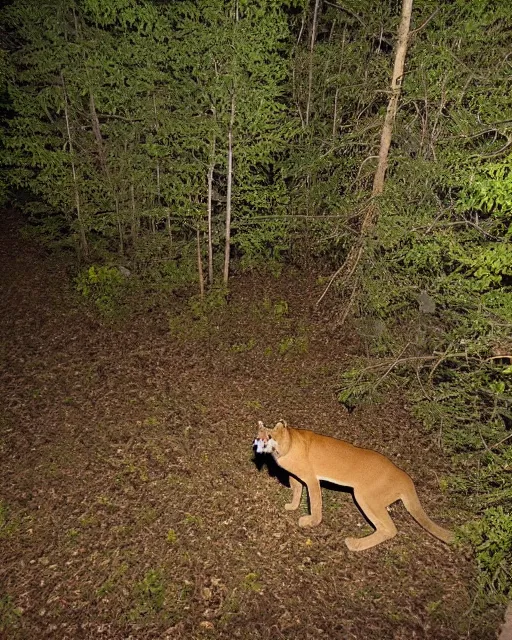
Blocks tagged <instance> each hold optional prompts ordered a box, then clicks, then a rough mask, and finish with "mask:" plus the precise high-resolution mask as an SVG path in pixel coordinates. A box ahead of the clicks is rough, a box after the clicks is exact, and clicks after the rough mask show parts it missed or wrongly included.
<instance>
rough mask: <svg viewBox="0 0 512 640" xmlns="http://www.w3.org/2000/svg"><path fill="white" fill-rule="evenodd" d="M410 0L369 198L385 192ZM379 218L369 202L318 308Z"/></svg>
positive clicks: (405, 2) (353, 263) (347, 272)
mask: <svg viewBox="0 0 512 640" xmlns="http://www.w3.org/2000/svg"><path fill="white" fill-rule="evenodd" d="M412 4H413V0H402V17H401V20H400V26H399V28H398V40H397V47H396V54H395V64H394V67H393V76H392V79H391V97H390V99H389V103H388V108H387V110H386V117H385V118H384V125H383V127H382V134H381V139H380V149H379V160H378V163H377V169H376V171H375V176H374V179H373V189H372V196H373V198H375V196H379V195H381V194H382V192H383V190H384V178H385V175H386V169H387V166H388V154H389V148H390V146H391V138H392V134H393V124H394V121H395V116H396V112H397V109H398V99H399V98H400V93H401V89H402V79H403V75H404V66H405V56H406V54H407V44H408V40H409V31H410V26H411V15H412ZM377 217H378V205H377V203H376V202H375V200H372V202H370V204H369V205H368V207H367V209H366V213H365V215H364V217H363V221H362V223H361V233H360V236H359V240H358V241H357V242H356V243H355V244H354V245H353V247H352V248H351V250H350V251H349V254H348V256H347V259H346V260H345V262H344V263H343V265H342V266H341V267H340V268H339V269H338V271H336V273H335V274H334V275H333V276H332V277H331V278H330V280H329V282H328V284H327V287H326V288H325V289H324V291H323V293H322V295H321V296H320V298H319V299H318V301H317V304H319V303H320V302H321V301H322V300H323V298H324V297H325V294H326V293H327V291H328V290H329V288H330V286H331V285H332V283H333V282H334V280H335V279H336V278H337V277H338V276H339V275H340V274H343V276H344V280H345V283H347V282H348V281H349V280H350V279H351V278H352V276H353V275H354V273H356V269H357V266H358V264H359V262H360V261H361V258H362V257H363V254H364V249H365V240H366V238H367V237H368V234H369V233H370V231H371V230H372V229H373V228H374V226H375V222H376V220H377ZM354 287H355V285H353V289H352V293H353V294H354V293H355V288H354ZM354 297H355V296H354V295H352V296H351V299H350V300H351V302H350V303H349V305H348V307H347V308H346V309H345V312H344V314H343V319H342V322H341V324H343V322H344V321H345V319H346V317H347V315H348V312H349V309H350V306H351V304H352V301H353V300H354Z"/></svg>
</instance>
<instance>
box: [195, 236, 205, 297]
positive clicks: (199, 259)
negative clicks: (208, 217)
mask: <svg viewBox="0 0 512 640" xmlns="http://www.w3.org/2000/svg"><path fill="white" fill-rule="evenodd" d="M196 247H197V276H198V281H199V295H200V296H201V300H202V299H203V298H204V276H203V258H202V256H201V233H200V231H199V224H198V225H197V227H196Z"/></svg>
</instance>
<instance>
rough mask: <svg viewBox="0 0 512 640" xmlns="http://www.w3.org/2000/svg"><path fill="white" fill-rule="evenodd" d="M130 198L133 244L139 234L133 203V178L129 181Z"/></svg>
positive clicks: (135, 209)
mask: <svg viewBox="0 0 512 640" xmlns="http://www.w3.org/2000/svg"><path fill="white" fill-rule="evenodd" d="M130 200H131V205H132V224H131V227H132V229H131V236H132V244H135V243H136V241H137V237H138V235H139V226H140V224H139V219H138V218H137V208H136V205H135V186H134V184H133V180H132V181H131V182H130Z"/></svg>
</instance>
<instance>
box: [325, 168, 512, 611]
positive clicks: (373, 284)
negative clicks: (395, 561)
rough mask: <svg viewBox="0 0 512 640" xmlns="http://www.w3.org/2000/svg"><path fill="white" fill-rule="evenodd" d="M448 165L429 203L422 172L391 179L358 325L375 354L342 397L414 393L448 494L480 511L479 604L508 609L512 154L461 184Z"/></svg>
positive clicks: (344, 386) (472, 526)
mask: <svg viewBox="0 0 512 640" xmlns="http://www.w3.org/2000/svg"><path fill="white" fill-rule="evenodd" d="M447 169H449V167H448V166H445V167H444V168H443V167H442V166H441V167H440V166H439V165H437V166H436V171H437V173H436V174H433V175H431V176H430V178H429V179H430V181H431V182H430V191H429V193H430V195H428V194H427V195H425V171H423V173H420V172H418V173H415V170H414V164H410V165H409V167H408V168H407V169H406V168H402V169H400V170H397V174H396V175H395V177H394V180H390V181H389V184H388V191H387V195H386V196H385V197H384V198H383V199H382V202H381V217H380V219H379V223H378V225H377V229H376V232H375V235H374V237H373V238H372V240H371V242H370V244H369V246H368V247H367V253H366V255H365V260H364V264H362V265H360V272H359V278H360V287H361V288H360V291H361V295H360V296H359V298H358V300H357V302H358V308H357V313H356V315H357V316H358V317H357V320H356V322H357V326H358V329H359V333H360V335H361V337H362V339H363V343H364V344H365V347H366V357H365V358H361V359H360V360H359V361H357V362H355V363H354V365H353V367H352V368H351V369H350V370H348V371H346V372H344V374H343V375H342V376H341V380H340V385H339V389H338V397H339V400H340V401H341V402H342V403H344V404H345V405H346V406H347V407H348V408H353V407H354V406H356V405H357V404H360V403H364V402H375V401H378V400H379V398H380V397H381V394H383V393H384V392H389V390H390V389H394V390H395V391H396V390H400V392H401V393H402V394H406V396H407V398H408V400H409V403H410V406H411V407H412V413H413V415H414V416H416V417H417V418H418V419H419V420H420V421H421V422H422V423H423V424H424V425H425V427H426V429H427V430H428V431H429V432H431V433H432V434H433V436H434V437H435V439H436V440H437V442H438V444H439V446H440V447H441V448H443V449H444V451H445V452H446V453H447V454H449V455H451V456H452V460H453V474H452V476H451V477H450V478H449V479H448V482H447V485H448V488H449V489H450V491H451V492H452V494H453V495H454V497H455V496H458V497H459V498H460V499H462V500H463V502H464V504H465V505H466V507H467V509H468V510H469V511H470V512H472V513H473V514H474V520H472V521H471V522H469V523H468V524H467V525H466V526H464V527H462V528H461V529H460V538H461V540H462V541H465V542H466V543H470V544H471V545H472V547H473V550H474V554H475V559H476V563H477V566H478V580H477V596H478V597H477V601H480V602H482V603H489V602H505V601H506V600H507V599H508V598H510V597H511V586H510V585H511V584H512V570H511V567H512V520H511V518H510V512H511V510H512V475H511V474H512V448H511V446H510V445H512V278H511V275H512V245H511V239H512V156H509V157H508V158H506V159H505V160H504V161H502V162H501V163H499V162H493V163H492V164H485V163H483V164H482V167H481V168H480V170H479V171H477V172H476V175H475V170H474V167H472V168H471V169H469V168H468V169H467V174H464V172H463V171H461V170H460V169H458V178H459V179H460V180H459V182H457V184H456V187H457V188H455V185H454V182H455V180H454V179H453V177H448V173H447ZM400 171H401V172H402V174H403V175H400ZM443 171H444V173H443ZM470 171H471V172H472V173H471V176H469V172H470ZM402 183H403V184H407V191H405V190H404V188H403V187H402V186H401V184H402ZM441 189H444V192H445V193H444V199H446V193H447V190H448V193H450V190H451V201H452V204H451V205H450V206H449V207H442V206H441V198H440V197H439V195H438V194H437V193H436V191H437V192H439V191H440V190H441ZM417 202H421V203H422V204H421V207H418V206H417V205H415V203H417ZM413 203H414V204H413ZM475 220H476V221H477V223H475Z"/></svg>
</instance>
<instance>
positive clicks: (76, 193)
mask: <svg viewBox="0 0 512 640" xmlns="http://www.w3.org/2000/svg"><path fill="white" fill-rule="evenodd" d="M60 79H61V82H62V91H63V94H64V118H65V120H66V132H67V136H68V146H69V155H70V157H71V172H72V174H73V190H74V196H75V209H76V217H77V220H78V230H79V233H80V248H81V250H82V254H83V256H84V258H86V259H87V258H88V256H89V245H88V243H87V235H86V233H85V226H84V223H83V220H82V208H81V203H80V191H79V189H78V176H77V172H76V167H75V161H74V160H73V139H72V137H71V125H70V123H69V109H68V94H67V92H66V83H65V81H64V76H63V74H62V73H61V74H60Z"/></svg>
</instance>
